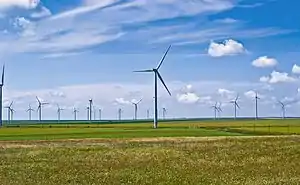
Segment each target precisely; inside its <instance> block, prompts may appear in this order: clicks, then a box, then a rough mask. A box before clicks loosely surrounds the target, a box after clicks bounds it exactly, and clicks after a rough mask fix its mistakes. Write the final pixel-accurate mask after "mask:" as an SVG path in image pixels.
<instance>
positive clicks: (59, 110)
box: [57, 104, 65, 122]
mask: <svg viewBox="0 0 300 185" xmlns="http://www.w3.org/2000/svg"><path fill="white" fill-rule="evenodd" d="M63 110H65V109H62V108H60V106H59V105H58V104H57V121H58V122H60V116H61V111H63Z"/></svg>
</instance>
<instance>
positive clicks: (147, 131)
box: [0, 120, 300, 140]
mask: <svg viewBox="0 0 300 185" xmlns="http://www.w3.org/2000/svg"><path fill="white" fill-rule="evenodd" d="M281 134H300V120H260V121H253V120H252V121H251V120H246V121H232V120H231V121H230V120H229V121H228V120H224V121H222V120H221V121H186V122H165V123H161V124H160V125H159V129H157V130H154V129H152V124H151V123H127V124H52V125H49V124H42V125H41V124H40V125H10V126H9V127H4V128H1V129H0V140H52V139H76V138H143V137H147V138H148V137H188V136H190V137H203V136H244V135H281Z"/></svg>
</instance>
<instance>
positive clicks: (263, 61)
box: [252, 56, 278, 68]
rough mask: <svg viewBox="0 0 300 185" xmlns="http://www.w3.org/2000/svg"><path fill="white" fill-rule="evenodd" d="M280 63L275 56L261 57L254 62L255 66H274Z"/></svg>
mask: <svg viewBox="0 0 300 185" xmlns="http://www.w3.org/2000/svg"><path fill="white" fill-rule="evenodd" d="M277 64H278V61H277V60H276V59H275V58H269V57H267V56H262V57H259V58H258V59H256V60H254V61H253V62H252V65H253V66H255V67H260V68H264V67H274V66H276V65H277Z"/></svg>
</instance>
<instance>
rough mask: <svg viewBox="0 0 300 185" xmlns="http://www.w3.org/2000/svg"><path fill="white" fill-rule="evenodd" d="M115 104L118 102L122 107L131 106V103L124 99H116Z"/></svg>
mask: <svg viewBox="0 0 300 185" xmlns="http://www.w3.org/2000/svg"><path fill="white" fill-rule="evenodd" d="M115 102H116V103H117V104H120V105H129V104H131V102H130V101H128V100H125V99H124V98H116V99H115Z"/></svg>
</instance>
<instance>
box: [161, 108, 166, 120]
mask: <svg viewBox="0 0 300 185" xmlns="http://www.w3.org/2000/svg"><path fill="white" fill-rule="evenodd" d="M162 111H163V112H162V113H163V119H166V114H167V109H166V108H163V110H162Z"/></svg>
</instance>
